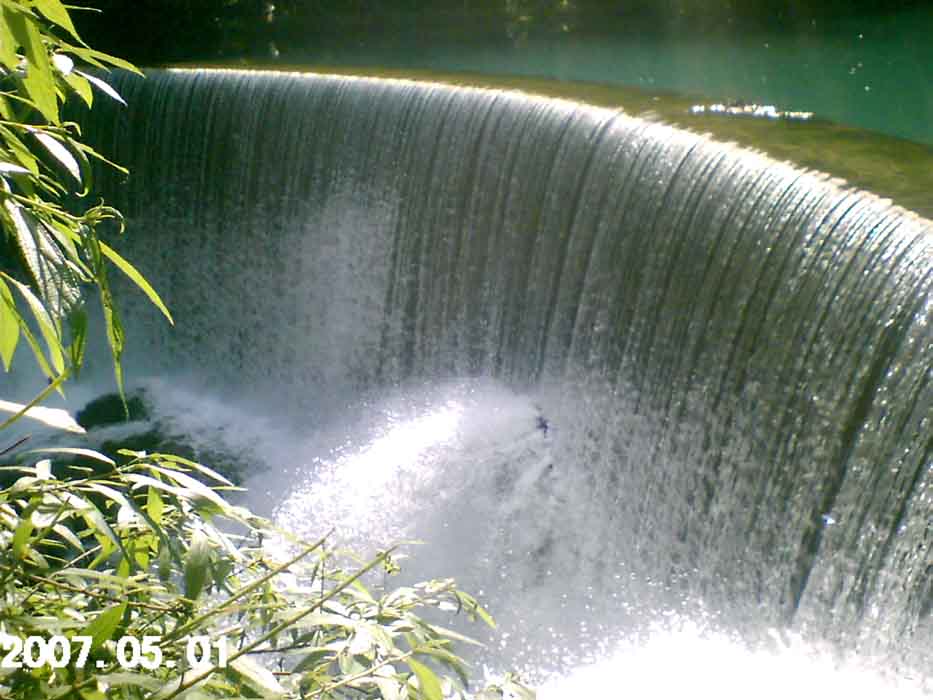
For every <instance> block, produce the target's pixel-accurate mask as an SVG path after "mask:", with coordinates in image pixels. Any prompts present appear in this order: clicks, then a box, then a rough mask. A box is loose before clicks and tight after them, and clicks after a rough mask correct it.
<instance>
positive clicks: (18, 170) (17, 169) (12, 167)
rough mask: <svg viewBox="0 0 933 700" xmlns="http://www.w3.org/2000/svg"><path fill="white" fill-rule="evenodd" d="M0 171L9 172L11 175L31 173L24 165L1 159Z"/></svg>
mask: <svg viewBox="0 0 933 700" xmlns="http://www.w3.org/2000/svg"><path fill="white" fill-rule="evenodd" d="M0 173H7V174H11V175H29V174H30V173H29V171H28V170H27V169H26V168H24V167H23V166H22V165H16V164H15V163H4V162H2V161H0Z"/></svg>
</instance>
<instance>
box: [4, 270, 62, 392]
mask: <svg viewBox="0 0 933 700" xmlns="http://www.w3.org/2000/svg"><path fill="white" fill-rule="evenodd" d="M0 274H2V275H3V276H4V277H5V278H6V280H7V281H8V282H10V283H11V284H12V285H13V286H14V287H15V288H16V290H17V291H18V292H19V293H20V294H21V295H22V296H23V298H24V299H25V300H26V303H27V304H28V305H29V308H30V310H31V311H32V315H33V317H34V318H35V319H36V322H37V323H38V324H39V331H40V332H41V333H42V337H43V339H44V340H45V345H46V348H47V349H48V353H49V359H50V361H51V363H52V367H54V368H55V371H56V372H57V373H58V374H63V373H64V371H65V360H64V356H63V354H62V351H63V348H62V343H61V338H60V336H59V334H58V329H57V328H56V325H55V323H54V322H53V321H52V317H51V316H50V315H49V312H48V310H47V309H46V308H45V305H44V304H43V303H42V302H41V301H39V299H38V298H37V297H36V295H35V294H33V293H32V291H31V290H30V289H29V287H27V286H26V285H25V284H22V283H21V282H18V281H17V280H15V279H13V278H12V277H10V276H9V275H7V274H5V273H0Z"/></svg>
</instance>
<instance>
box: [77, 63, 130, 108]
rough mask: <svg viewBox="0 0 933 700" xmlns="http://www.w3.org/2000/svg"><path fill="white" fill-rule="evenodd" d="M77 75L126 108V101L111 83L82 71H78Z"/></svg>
mask: <svg viewBox="0 0 933 700" xmlns="http://www.w3.org/2000/svg"><path fill="white" fill-rule="evenodd" d="M75 73H77V74H78V76H80V77H81V78H84V79H85V80H87V81H88V82H89V83H91V85H93V86H94V87H96V88H97V89H98V90H100V91H101V92H102V93H104V94H105V95H107V97H109V98H111V99H113V100H116V101H117V102H119V103H120V104H122V105H123V106H126V100H124V99H123V97H122V96H121V95H120V93H119V92H117V91H116V90H114V89H113V87H112V86H111V85H110V83H108V82H107V81H106V80H101V79H100V78H98V77H97V76H96V75H91V74H90V73H85V72H84V71H80V70H76V71H75ZM88 106H90V105H88Z"/></svg>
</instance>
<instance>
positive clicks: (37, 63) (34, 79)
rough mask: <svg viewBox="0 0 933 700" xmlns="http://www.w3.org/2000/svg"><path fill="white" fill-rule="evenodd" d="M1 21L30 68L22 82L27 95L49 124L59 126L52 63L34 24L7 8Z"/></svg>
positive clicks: (27, 18)
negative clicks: (21, 49)
mask: <svg viewBox="0 0 933 700" xmlns="http://www.w3.org/2000/svg"><path fill="white" fill-rule="evenodd" d="M3 18H4V19H5V20H6V23H7V24H8V25H9V28H10V31H11V32H12V34H13V38H14V39H15V41H16V42H17V43H18V44H19V45H20V46H22V47H23V50H24V51H25V53H26V60H27V61H28V64H29V65H28V66H27V68H26V76H25V77H24V78H23V79H22V80H23V87H24V88H25V90H26V93H27V94H28V95H29V97H30V99H31V100H32V102H33V104H35V106H36V109H38V110H39V111H40V112H41V113H42V116H43V117H45V119H46V120H47V121H48V122H49V123H51V124H58V123H59V115H58V98H57V96H56V94H55V81H54V79H53V77H52V64H51V63H50V61H49V54H48V51H47V50H46V48H45V44H44V43H43V42H42V36H41V35H40V33H39V28H38V26H37V24H36V22H34V21H33V20H32V19H31V18H30V17H27V16H26V15H24V14H21V13H20V12H16V11H14V10H11V9H10V8H9V7H8V6H4V7H3Z"/></svg>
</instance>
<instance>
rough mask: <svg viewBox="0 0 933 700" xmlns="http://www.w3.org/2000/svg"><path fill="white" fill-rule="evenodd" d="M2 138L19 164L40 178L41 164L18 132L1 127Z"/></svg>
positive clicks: (0, 134)
mask: <svg viewBox="0 0 933 700" xmlns="http://www.w3.org/2000/svg"><path fill="white" fill-rule="evenodd" d="M10 116H12V115H10ZM0 137H2V139H3V141H4V144H5V145H6V146H7V147H8V148H9V149H10V151H11V152H12V153H13V155H15V156H16V160H18V161H19V164H20V165H22V166H23V167H24V168H26V169H27V170H29V172H30V173H32V174H33V175H35V176H38V175H39V163H38V162H37V161H36V158H35V156H34V155H33V154H32V151H30V150H29V148H28V147H27V146H26V144H24V143H23V141H22V139H20V137H19V136H18V135H17V134H16V132H14V131H13V130H12V129H10V128H8V127H6V126H3V125H0Z"/></svg>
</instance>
